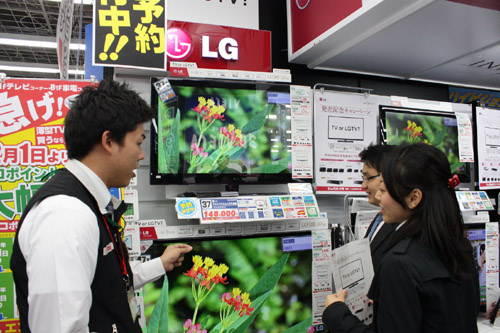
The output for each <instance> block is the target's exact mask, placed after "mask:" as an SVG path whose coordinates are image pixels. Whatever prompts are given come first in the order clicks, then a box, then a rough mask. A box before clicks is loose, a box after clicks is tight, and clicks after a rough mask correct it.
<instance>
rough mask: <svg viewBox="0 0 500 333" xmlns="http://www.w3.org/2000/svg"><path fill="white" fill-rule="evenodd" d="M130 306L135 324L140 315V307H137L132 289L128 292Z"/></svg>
mask: <svg viewBox="0 0 500 333" xmlns="http://www.w3.org/2000/svg"><path fill="white" fill-rule="evenodd" d="M127 298H128V305H129V307H130V313H131V314H132V321H133V322H134V323H135V321H136V319H137V316H138V314H139V307H138V306H137V301H136V300H135V295H134V288H132V287H130V288H128V291H127Z"/></svg>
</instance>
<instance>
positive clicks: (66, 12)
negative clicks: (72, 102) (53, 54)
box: [56, 0, 73, 80]
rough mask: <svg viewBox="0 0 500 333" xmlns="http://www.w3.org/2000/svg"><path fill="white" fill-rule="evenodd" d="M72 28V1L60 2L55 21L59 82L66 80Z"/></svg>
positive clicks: (62, 0)
mask: <svg viewBox="0 0 500 333" xmlns="http://www.w3.org/2000/svg"><path fill="white" fill-rule="evenodd" d="M72 26H73V0H61V4H60V5H59V18H58V19H57V32H56V41H57V63H58V64H59V72H60V78H61V80H67V79H68V69H69V44H70V42H71V27H72Z"/></svg>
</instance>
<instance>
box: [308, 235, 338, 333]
mask: <svg viewBox="0 0 500 333" xmlns="http://www.w3.org/2000/svg"><path fill="white" fill-rule="evenodd" d="M311 234H312V251H313V262H312V266H313V267H312V292H313V299H312V303H313V304H312V312H313V326H317V325H322V324H323V321H322V315H323V311H324V309H325V301H326V296H328V295H330V294H331V293H332V290H333V285H332V278H331V276H332V267H331V265H330V257H331V249H332V244H331V239H332V236H331V230H329V229H326V230H316V231H314V230H313V231H312V232H311Z"/></svg>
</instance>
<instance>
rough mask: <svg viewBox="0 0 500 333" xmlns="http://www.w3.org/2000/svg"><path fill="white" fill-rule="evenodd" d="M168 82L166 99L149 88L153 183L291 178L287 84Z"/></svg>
mask: <svg viewBox="0 0 500 333" xmlns="http://www.w3.org/2000/svg"><path fill="white" fill-rule="evenodd" d="M170 84H171V89H172V91H173V92H174V93H175V97H174V98H171V99H170V100H168V101H167V102H162V100H161V98H160V97H159V96H158V95H155V91H154V89H153V90H152V106H153V107H154V108H156V110H157V119H156V120H155V123H156V126H154V127H152V130H153V134H154V136H155V137H154V141H153V142H152V154H151V156H152V161H151V164H152V175H151V182H152V183H165V182H163V180H165V179H166V180H167V181H166V183H168V182H171V183H181V184H182V183H204V182H221V183H261V182H263V183H286V182H290V181H291V116H290V114H291V110H290V87H289V86H288V85H278V84H262V83H252V84H250V83H238V82H230V83H228V82H224V81H209V80H207V81H196V80H174V79H172V80H170ZM276 175H278V176H276ZM279 175H281V176H279Z"/></svg>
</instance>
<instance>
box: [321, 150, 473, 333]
mask: <svg viewBox="0 0 500 333" xmlns="http://www.w3.org/2000/svg"><path fill="white" fill-rule="evenodd" d="M381 171H382V176H381V180H382V183H381V185H380V188H379V190H378V192H377V194H376V197H377V199H378V200H379V201H380V207H381V213H382V215H383V217H384V221H385V223H389V224H392V223H400V224H399V226H398V228H397V230H396V231H395V232H394V234H393V236H392V237H391V238H390V239H389V240H388V244H387V246H388V247H389V250H388V251H387V253H386V254H385V255H384V257H383V258H382V260H381V262H380V266H379V269H378V271H377V272H376V273H375V276H374V279H373V281H372V284H371V286H370V290H369V292H368V298H369V299H371V300H373V326H372V327H368V326H366V325H365V324H364V323H363V322H361V321H360V320H359V319H358V318H357V317H356V316H355V315H353V314H352V313H351V311H350V310H349V308H348V307H347V305H346V304H345V297H346V295H347V291H346V290H342V291H339V292H338V294H332V295H328V296H327V299H326V302H325V310H324V312H323V322H324V324H325V325H326V327H327V328H328V329H329V330H330V331H332V332H351V333H356V332H364V333H366V332H378V333H396V332H406V333H444V332H450V333H451V332H453V333H475V332H477V331H478V328H477V315H478V312H479V279H478V273H477V270H476V263H475V261H474V258H473V256H472V247H471V244H470V242H469V241H468V240H467V238H466V237H465V233H464V224H463V219H462V215H461V212H460V208H459V206H458V201H457V198H456V196H455V191H454V188H455V187H456V186H457V185H458V184H459V183H460V182H459V180H458V177H457V175H454V176H453V175H452V174H451V172H450V164H449V163H448V160H447V158H446V155H444V154H443V153H442V152H441V151H440V150H438V149H437V148H435V147H432V146H430V145H427V144H425V143H417V144H412V145H409V146H402V147H398V148H396V149H395V150H394V151H392V152H390V153H388V154H387V155H386V156H385V157H384V161H383V163H382V167H381Z"/></svg>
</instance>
